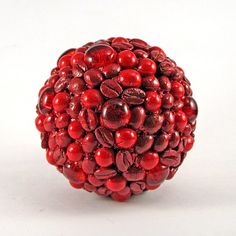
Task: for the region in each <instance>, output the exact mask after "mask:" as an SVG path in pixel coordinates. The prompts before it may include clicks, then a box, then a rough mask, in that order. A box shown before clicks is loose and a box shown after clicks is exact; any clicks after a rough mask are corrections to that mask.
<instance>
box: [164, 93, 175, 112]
mask: <svg viewBox="0 0 236 236" xmlns="http://www.w3.org/2000/svg"><path fill="white" fill-rule="evenodd" d="M174 101H175V99H174V97H173V96H172V95H171V94H170V93H166V94H165V95H164V96H163V98H162V107H163V108H165V109H170V108H171V107H173V105H174Z"/></svg>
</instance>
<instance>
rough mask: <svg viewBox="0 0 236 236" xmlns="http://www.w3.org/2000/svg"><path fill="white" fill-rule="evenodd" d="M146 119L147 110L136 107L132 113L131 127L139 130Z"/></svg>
mask: <svg viewBox="0 0 236 236" xmlns="http://www.w3.org/2000/svg"><path fill="white" fill-rule="evenodd" d="M145 117H146V113H145V109H144V108H143V107H141V106H140V107H135V108H133V109H132V111H131V118H130V122H129V125H130V126H132V127H133V128H134V129H139V128H140V127H142V125H143V123H144V120H145Z"/></svg>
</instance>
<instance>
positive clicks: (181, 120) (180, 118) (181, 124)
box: [175, 111, 188, 131]
mask: <svg viewBox="0 0 236 236" xmlns="http://www.w3.org/2000/svg"><path fill="white" fill-rule="evenodd" d="M187 123H188V119H187V116H186V115H185V113H184V112H183V111H177V112H176V113H175V127H176V130H177V131H183V130H184V128H185V126H186V125H187Z"/></svg>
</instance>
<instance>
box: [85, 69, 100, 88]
mask: <svg viewBox="0 0 236 236" xmlns="http://www.w3.org/2000/svg"><path fill="white" fill-rule="evenodd" d="M84 81H85V82H86V84H87V85H88V86H89V87H91V88H93V87H95V86H97V85H99V84H100V83H101V82H102V81H103V77H102V74H101V72H100V71H99V70H97V69H90V70H87V71H86V72H85V73H84Z"/></svg>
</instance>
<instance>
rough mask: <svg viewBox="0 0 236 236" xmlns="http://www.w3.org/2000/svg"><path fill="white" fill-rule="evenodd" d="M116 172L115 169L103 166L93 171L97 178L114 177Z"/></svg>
mask: <svg viewBox="0 0 236 236" xmlns="http://www.w3.org/2000/svg"><path fill="white" fill-rule="evenodd" d="M116 174H117V172H116V170H114V169H110V168H105V167H101V168H99V169H97V170H96V171H95V172H94V176H95V177H96V178H97V179H109V178H111V177H114V176H115V175H116Z"/></svg>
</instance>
